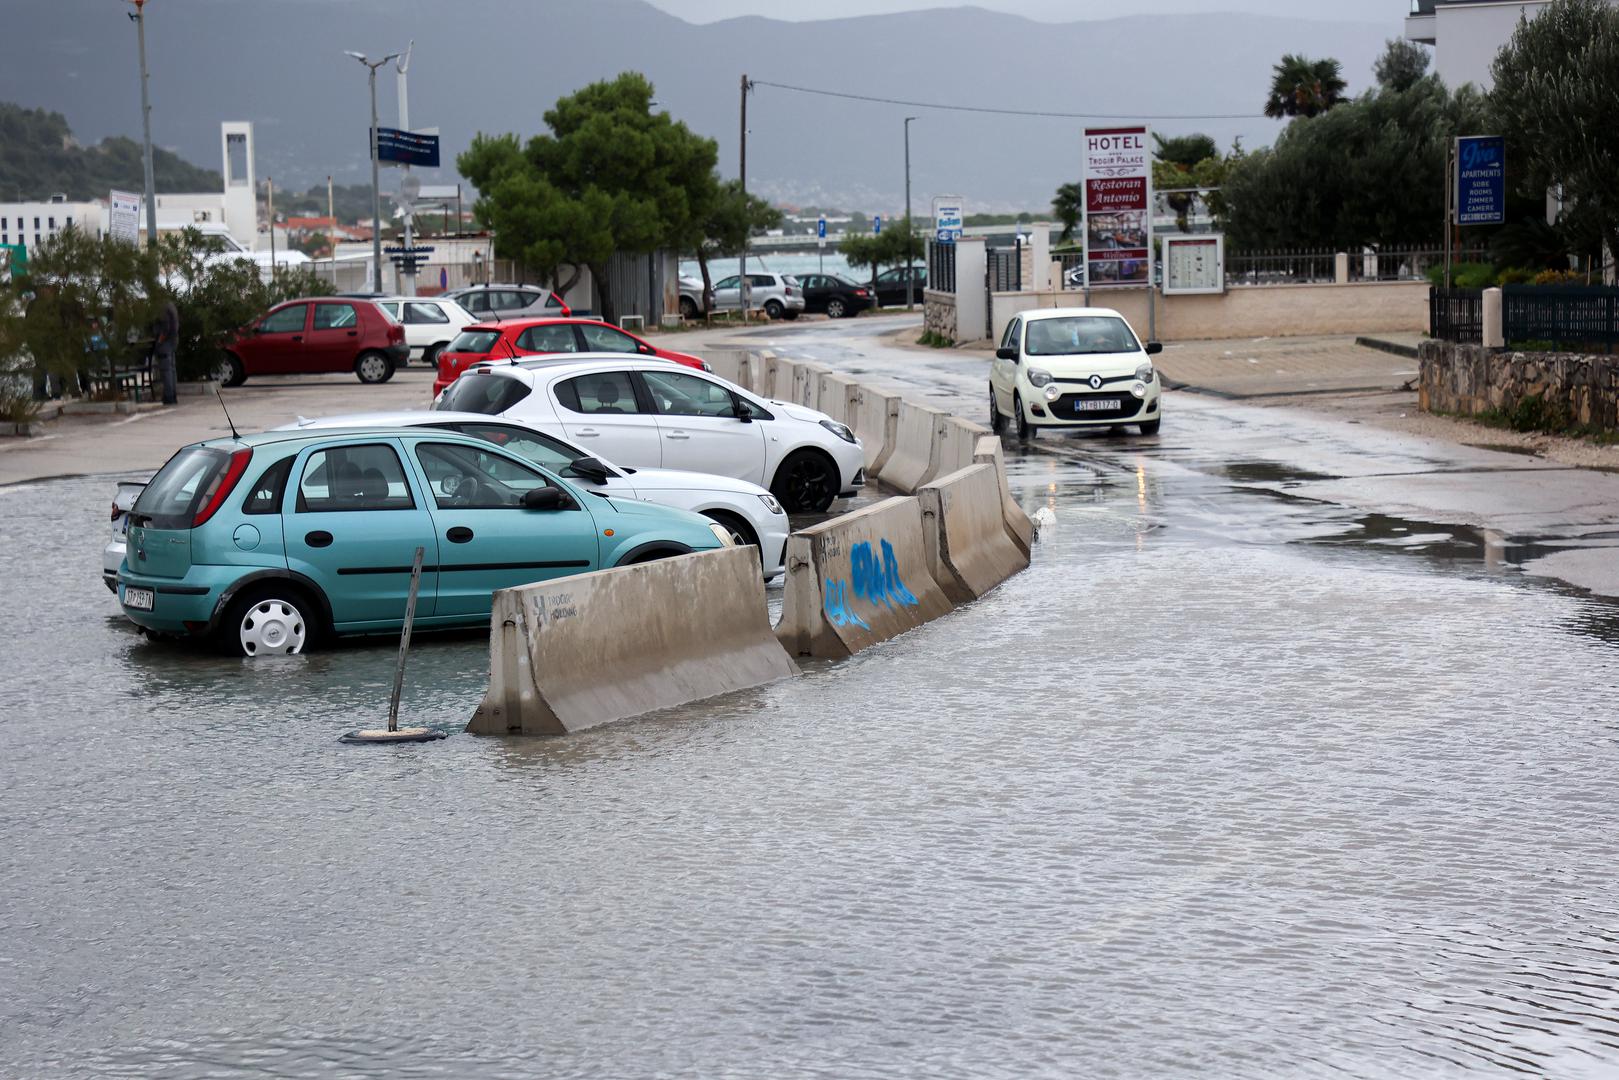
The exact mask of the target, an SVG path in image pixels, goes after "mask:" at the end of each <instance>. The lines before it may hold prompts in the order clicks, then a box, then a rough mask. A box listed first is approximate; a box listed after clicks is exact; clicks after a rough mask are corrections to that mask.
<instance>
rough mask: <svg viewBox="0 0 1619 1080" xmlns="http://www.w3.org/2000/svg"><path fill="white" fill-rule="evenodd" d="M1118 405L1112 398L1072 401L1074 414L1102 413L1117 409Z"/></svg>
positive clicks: (1077, 399)
mask: <svg viewBox="0 0 1619 1080" xmlns="http://www.w3.org/2000/svg"><path fill="white" fill-rule="evenodd" d="M1118 407H1119V403H1118V402H1117V401H1115V400H1113V399H1112V398H1084V397H1082V398H1076V399H1075V400H1074V411H1075V412H1103V411H1105V410H1107V409H1117V408H1118Z"/></svg>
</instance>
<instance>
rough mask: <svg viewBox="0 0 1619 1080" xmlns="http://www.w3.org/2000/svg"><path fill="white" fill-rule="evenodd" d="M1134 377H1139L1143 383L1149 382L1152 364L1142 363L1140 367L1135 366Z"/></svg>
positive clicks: (1150, 380)
mask: <svg viewBox="0 0 1619 1080" xmlns="http://www.w3.org/2000/svg"><path fill="white" fill-rule="evenodd" d="M1136 378H1138V379H1140V380H1141V381H1142V382H1144V383H1151V382H1152V365H1151V364H1142V365H1141V366H1140V367H1138V368H1136Z"/></svg>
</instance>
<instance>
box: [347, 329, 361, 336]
mask: <svg viewBox="0 0 1619 1080" xmlns="http://www.w3.org/2000/svg"><path fill="white" fill-rule="evenodd" d="M359 336H360V332H359V331H358V330H350V331H349V337H359Z"/></svg>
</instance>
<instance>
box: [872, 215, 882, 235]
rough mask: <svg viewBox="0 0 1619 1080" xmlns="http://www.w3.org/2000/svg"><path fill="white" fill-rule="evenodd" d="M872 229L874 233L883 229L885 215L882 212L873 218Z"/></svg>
mask: <svg viewBox="0 0 1619 1080" xmlns="http://www.w3.org/2000/svg"><path fill="white" fill-rule="evenodd" d="M871 231H872V234H873V235H876V234H879V233H881V232H882V231H883V216H882V215H881V214H878V215H877V216H876V217H874V218H872V219H871Z"/></svg>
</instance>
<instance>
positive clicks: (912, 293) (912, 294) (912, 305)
mask: <svg viewBox="0 0 1619 1080" xmlns="http://www.w3.org/2000/svg"><path fill="white" fill-rule="evenodd" d="M915 119H916V117H914V116H907V117H906V118H905V310H906V311H915V310H916V290H915V289H914V288H913V287H912V278H913V274H912V272H911V244H912V243H914V242H915V241H914V239H913V238H914V237H915V236H916V232H915V231H914V229H913V228H912V225H911V121H912V120H915Z"/></svg>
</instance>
